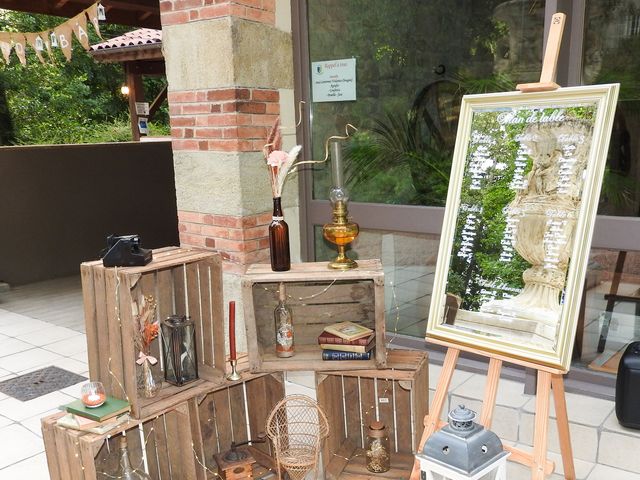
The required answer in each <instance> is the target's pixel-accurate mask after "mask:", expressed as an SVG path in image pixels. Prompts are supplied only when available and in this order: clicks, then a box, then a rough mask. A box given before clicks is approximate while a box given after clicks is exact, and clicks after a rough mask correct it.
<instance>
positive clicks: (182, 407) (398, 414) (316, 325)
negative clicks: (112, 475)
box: [43, 247, 428, 480]
mask: <svg viewBox="0 0 640 480" xmlns="http://www.w3.org/2000/svg"><path fill="white" fill-rule="evenodd" d="M359 264H360V266H359V268H358V269H355V270H349V271H344V272H343V271H334V270H331V269H329V268H327V264H326V263H303V264H295V265H292V268H291V270H290V271H288V272H272V271H271V268H270V266H269V265H252V266H250V267H249V269H248V271H247V273H246V275H245V276H244V277H243V281H242V289H243V291H242V295H243V303H244V308H245V311H244V313H245V325H246V330H247V342H248V350H249V351H248V355H249V366H250V370H251V372H252V373H249V372H245V373H243V380H241V381H239V382H229V381H227V380H226V379H225V378H224V371H225V352H224V319H223V305H222V270H221V260H220V256H219V255H217V254H215V253H212V252H207V251H200V250H193V249H183V248H177V247H170V248H166V249H160V250H155V251H154V260H153V261H152V262H151V263H150V264H148V265H146V266H144V267H129V268H104V267H103V266H102V263H101V262H89V263H85V264H83V265H82V268H81V272H82V283H83V293H84V299H85V317H86V318H85V321H86V331H87V342H88V350H89V352H88V353H89V369H90V376H91V379H92V380H99V381H101V382H103V383H104V384H105V386H106V387H107V391H108V393H109V394H110V395H112V396H115V397H119V398H124V399H128V400H129V401H130V403H131V407H132V418H133V419H132V420H131V421H130V422H129V423H127V424H125V425H122V426H120V427H119V428H117V429H115V430H112V431H110V432H109V434H108V435H97V434H91V433H84V432H77V431H74V430H69V429H65V428H62V427H58V426H56V424H55V422H56V420H57V418H58V417H59V415H54V416H51V417H48V418H45V419H43V436H44V441H45V447H46V452H47V460H48V462H49V469H50V474H51V478H52V479H53V480H58V479H61V480H62V479H64V480H67V479H71V480H94V479H96V478H97V476H98V477H99V474H100V472H109V471H113V470H114V468H115V466H114V465H113V464H112V463H110V462H113V461H114V458H115V457H116V456H115V455H114V454H113V451H114V450H117V445H118V443H117V442H118V437H119V436H121V435H123V434H126V435H127V439H128V444H129V451H130V454H131V457H132V461H133V463H134V464H135V465H134V466H138V465H144V469H145V470H146V471H147V472H148V473H149V474H150V475H151V477H152V478H153V479H161V480H166V479H175V480H178V479H180V480H182V479H187V480H190V479H196V480H201V479H206V478H213V477H215V475H216V474H215V473H214V472H215V471H216V465H215V460H214V455H216V454H218V453H220V452H223V451H225V450H228V449H229V447H230V446H231V443H232V442H236V443H241V442H244V441H247V440H255V439H256V438H257V437H258V436H259V434H261V433H263V432H264V429H265V422H266V417H267V416H268V414H269V412H270V411H271V410H272V408H273V407H274V405H275V404H276V403H277V402H278V401H279V400H280V399H282V398H283V396H284V394H285V391H284V382H283V379H284V374H283V372H286V371H292V370H305V371H311V372H317V373H316V374H315V375H316V388H317V398H318V402H319V404H320V405H321V406H322V407H323V409H324V410H325V411H326V413H327V417H328V420H329V423H330V436H329V438H328V439H327V441H326V443H325V445H324V450H323V462H324V470H325V478H327V479H338V478H343V479H359V478H368V476H366V475H367V473H366V469H365V467H364V460H363V458H364V457H363V453H362V448H363V447H364V446H365V437H366V431H367V428H368V425H369V423H371V421H373V420H381V421H383V422H384V423H385V425H386V426H387V429H388V431H389V433H390V436H391V439H392V469H391V470H390V472H388V474H385V475H381V478H396V479H401V478H408V475H409V472H410V468H411V462H412V459H413V457H412V454H413V452H414V449H415V448H416V446H417V442H418V440H419V438H418V437H419V434H420V432H421V430H422V427H421V422H422V418H423V417H424V415H425V414H426V411H427V404H428V377H427V375H428V372H427V364H426V354H424V353H419V352H405V351H395V350H394V351H389V352H387V349H386V344H385V318H384V311H385V309H384V274H383V271H382V265H381V264H380V261H379V260H361V261H359ZM282 284H284V286H285V289H286V293H287V302H288V304H289V306H290V307H291V308H292V309H293V311H294V331H295V346H296V353H295V355H294V356H293V357H291V358H278V357H276V356H275V326H274V318H273V310H274V308H275V306H276V305H277V302H278V290H279V289H280V288H281V285H282ZM149 295H152V296H153V297H154V299H155V301H156V303H157V320H162V319H164V318H166V317H168V316H169V315H172V314H183V315H189V316H190V317H191V318H192V319H193V320H194V322H195V325H196V342H197V351H198V362H199V365H198V371H199V376H200V379H199V380H197V381H195V382H192V383H189V384H187V385H185V386H183V387H181V388H178V387H175V386H171V385H168V384H166V383H164V384H163V388H162V389H161V391H160V394H159V395H158V396H157V397H156V398H152V399H145V398H141V397H139V396H138V393H137V388H136V387H137V385H136V364H135V361H136V359H137V353H138V352H137V351H136V349H135V347H134V343H133V336H134V335H133V334H134V330H133V329H134V321H135V317H136V311H137V307H136V304H140V302H141V299H142V298H143V297H145V296H149ZM345 320H350V321H353V322H355V323H359V324H362V325H365V326H367V327H369V328H372V329H374V330H375V331H376V340H375V355H374V357H373V358H372V359H371V360H352V361H349V360H346V361H345V360H342V361H323V360H322V356H321V352H322V351H321V349H320V347H319V345H318V336H319V335H320V333H321V332H322V331H323V329H324V327H325V326H327V325H329V324H332V323H337V322H340V321H345ZM151 353H152V355H153V356H155V357H157V358H160V357H161V352H160V345H159V341H158V342H154V344H153V348H152V352H151ZM154 368H156V369H159V368H161V365H160V363H158V364H157V365H156V366H155V367H154ZM251 448H252V455H253V456H254V457H255V458H256V459H257V460H258V463H259V464H262V465H263V466H264V465H266V468H273V466H272V463H271V462H272V457H273V456H272V455H271V453H272V452H271V446H270V445H269V444H268V443H265V444H261V443H255V444H253V445H252V447H251ZM263 468H264V467H263ZM265 472H266V471H265ZM107 478H108V475H107Z"/></svg>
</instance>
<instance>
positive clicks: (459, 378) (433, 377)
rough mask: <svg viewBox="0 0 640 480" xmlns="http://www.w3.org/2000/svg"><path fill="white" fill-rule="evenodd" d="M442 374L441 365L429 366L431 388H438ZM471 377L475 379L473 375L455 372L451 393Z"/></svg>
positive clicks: (460, 371)
mask: <svg viewBox="0 0 640 480" xmlns="http://www.w3.org/2000/svg"><path fill="white" fill-rule="evenodd" d="M441 372H442V367H441V366H440V365H434V364H429V388H436V385H438V380H439V379H440V373H441ZM471 377H473V373H470V372H464V371H462V370H456V371H455V372H453V377H451V384H450V387H449V391H450V392H451V391H453V390H454V389H456V388H457V387H459V386H460V385H462V384H463V383H464V382H466V381H467V380H469V379H470V378H471Z"/></svg>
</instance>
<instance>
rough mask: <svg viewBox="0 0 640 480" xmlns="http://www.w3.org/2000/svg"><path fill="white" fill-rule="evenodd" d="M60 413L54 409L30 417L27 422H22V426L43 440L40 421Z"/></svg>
mask: <svg viewBox="0 0 640 480" xmlns="http://www.w3.org/2000/svg"><path fill="white" fill-rule="evenodd" d="M69 401H71V400H69ZM58 412H60V410H59V409H58V408H54V409H51V410H49V411H47V412H42V413H39V414H37V415H34V416H33V417H29V418H27V419H25V420H21V421H20V425H22V426H23V427H25V428H28V429H29V430H30V431H31V432H33V433H35V434H36V435H38V436H39V437H41V438H42V426H41V425H42V423H41V421H40V420H41V419H42V417H48V416H49V415H53V414H54V413H58Z"/></svg>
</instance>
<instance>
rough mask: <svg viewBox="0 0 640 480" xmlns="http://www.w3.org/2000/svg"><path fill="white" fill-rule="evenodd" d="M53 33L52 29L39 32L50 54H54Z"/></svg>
mask: <svg viewBox="0 0 640 480" xmlns="http://www.w3.org/2000/svg"><path fill="white" fill-rule="evenodd" d="M51 33H52V32H50V31H48V30H47V31H45V32H40V33H38V35H40V38H42V41H43V43H44V48H45V49H46V50H47V54H48V55H49V56H51V55H53V52H52V50H51Z"/></svg>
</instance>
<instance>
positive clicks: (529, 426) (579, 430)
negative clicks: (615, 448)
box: [518, 412, 598, 462]
mask: <svg viewBox="0 0 640 480" xmlns="http://www.w3.org/2000/svg"><path fill="white" fill-rule="evenodd" d="M533 428H534V416H533V414H530V413H525V412H523V413H522V415H521V416H520V438H519V439H518V441H519V443H521V444H526V445H532V444H533ZM548 432H549V433H548V437H547V438H548V440H547V442H548V443H547V445H548V448H549V450H550V451H552V452H560V443H559V438H558V424H557V423H556V421H555V419H551V420H550V421H549V427H548ZM569 432H570V435H571V446H572V448H573V456H574V457H575V458H579V459H581V460H584V461H587V462H595V461H596V458H597V455H598V429H597V428H596V427H589V426H585V425H579V424H576V423H573V422H569Z"/></svg>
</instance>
